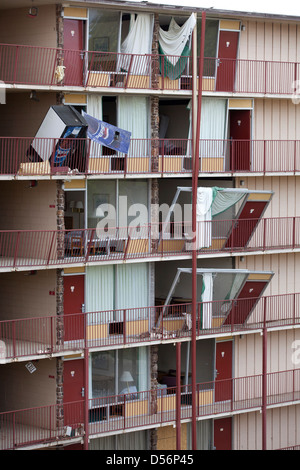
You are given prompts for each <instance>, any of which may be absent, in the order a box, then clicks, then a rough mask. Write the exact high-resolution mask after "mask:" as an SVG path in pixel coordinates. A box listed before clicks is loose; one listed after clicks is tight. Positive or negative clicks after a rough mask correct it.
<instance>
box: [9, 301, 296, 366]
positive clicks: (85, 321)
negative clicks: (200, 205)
mask: <svg viewBox="0 0 300 470" xmlns="http://www.w3.org/2000/svg"><path fill="white" fill-rule="evenodd" d="M191 312H192V305H191V303H188V304H173V305H165V306H153V307H143V308H132V309H119V310H111V311H101V312H100V311H99V312H87V313H73V314H68V315H65V316H45V317H37V318H21V319H15V320H3V321H1V322H0V338H1V341H0V364H5V363H9V362H12V361H14V360H16V359H17V360H22V361H25V360H29V359H34V358H47V357H49V356H51V357H52V356H61V355H68V354H73V353H74V352H82V350H83V349H84V348H90V349H94V350H96V349H98V350H101V349H110V348H114V347H116V346H124V345H131V346H134V345H136V346H138V345H146V344H151V343H153V342H155V343H156V344H157V343H169V342H174V341H179V340H190V339H191V324H190V323H191V320H190V319H191ZM203 312H206V313H209V314H210V315H211V321H210V325H208V324H206V325H205V328H204V326H202V325H203V323H202V315H203ZM245 312H248V316H247V315H245ZM158 319H160V321H159V322H158ZM299 325H300V294H299V293H296V294H284V295H274V296H263V297H255V298H251V299H250V298H236V299H233V300H222V301H221V300H218V301H212V302H199V303H198V304H197V318H196V335H197V338H199V339H201V338H205V337H209V336H218V335H219V336H226V335H234V334H242V333H243V332H250V331H251V332H254V331H261V330H262V328H263V327H264V326H266V327H267V328H268V329H280V328H283V327H285V328H288V327H299Z"/></svg>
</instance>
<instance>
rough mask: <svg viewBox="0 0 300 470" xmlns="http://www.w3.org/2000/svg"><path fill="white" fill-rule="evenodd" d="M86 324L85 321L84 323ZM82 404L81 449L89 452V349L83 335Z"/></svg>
mask: <svg viewBox="0 0 300 470" xmlns="http://www.w3.org/2000/svg"><path fill="white" fill-rule="evenodd" d="M85 324H86V321H85ZM84 342H85V348H84V403H83V414H84V417H83V419H84V439H83V449H84V450H89V349H88V348H87V338H86V334H85V338H84Z"/></svg>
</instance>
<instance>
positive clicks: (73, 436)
mask: <svg viewBox="0 0 300 470" xmlns="http://www.w3.org/2000/svg"><path fill="white" fill-rule="evenodd" d="M263 379H264V376H263V375H262V374H260V375H254V376H249V377H237V378H232V379H227V380H215V381H210V382H205V383H198V384H197V385H196V417H197V418H203V417H205V418H207V419H209V418H217V417H219V416H224V415H229V416H230V415H231V414H233V413H235V414H236V413H243V412H251V411H261V408H262V406H263V393H262V390H263ZM266 379H267V380H266V382H267V392H266V401H267V407H268V408H271V407H273V406H276V405H282V406H284V405H285V404H287V403H291V402H292V403H298V402H299V399H300V370H299V369H298V370H297V369H296V370H295V369H294V370H287V371H281V372H274V373H268V374H267V375H266ZM176 392H177V388H176V387H172V388H171V389H161V388H157V389H153V390H148V391H143V392H135V393H134V394H133V393H128V394H122V395H115V396H107V397H98V398H92V399H90V400H87V403H86V402H85V401H84V400H82V401H80V402H74V403H67V404H64V405H52V406H51V405H50V406H45V407H39V408H31V409H24V410H17V411H9V412H4V413H0V427H1V441H0V442H1V443H0V449H1V450H12V449H22V448H26V447H27V448H40V447H45V446H47V445H51V444H52V445H53V444H54V445H55V444H58V443H59V444H64V443H72V442H78V441H82V440H83V437H84V433H85V432H86V431H85V429H86V428H87V427H88V430H87V433H88V436H89V437H90V438H93V437H100V436H104V435H105V434H108V433H114V432H117V431H122V432H124V431H125V432H126V431H130V430H132V429H135V430H137V429H147V428H149V427H155V426H156V427H157V426H162V425H172V424H173V425H174V424H175V422H176ZM178 392H179V394H180V419H181V420H191V418H192V406H191V397H192V390H191V386H190V385H182V386H181V387H180V390H179V391H178ZM86 406H88V423H87V420H86V419H85V407H86ZM85 421H86V424H85ZM295 438H296V436H295Z"/></svg>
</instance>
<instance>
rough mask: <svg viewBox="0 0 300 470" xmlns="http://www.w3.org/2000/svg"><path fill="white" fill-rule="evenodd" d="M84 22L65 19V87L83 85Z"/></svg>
mask: <svg viewBox="0 0 300 470" xmlns="http://www.w3.org/2000/svg"><path fill="white" fill-rule="evenodd" d="M83 37H84V20H77V19H69V18H66V19H64V51H65V52H64V66H65V67H66V68H65V78H64V83H65V85H73V86H82V85H83V60H84V54H83V52H82V51H83V50H84V39H83Z"/></svg>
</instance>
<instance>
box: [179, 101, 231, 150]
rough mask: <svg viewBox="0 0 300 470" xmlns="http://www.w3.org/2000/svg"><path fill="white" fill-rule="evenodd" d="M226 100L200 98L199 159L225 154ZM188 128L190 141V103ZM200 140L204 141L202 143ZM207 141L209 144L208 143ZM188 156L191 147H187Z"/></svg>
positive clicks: (190, 105)
mask: <svg viewBox="0 0 300 470" xmlns="http://www.w3.org/2000/svg"><path fill="white" fill-rule="evenodd" d="M226 108H227V100H226V99H222V98H220V99H219V98H202V106H201V119H200V144H199V157H200V158H201V157H220V156H224V154H225V145H224V144H225V143H224V139H225V130H226V115H227V114H226ZM188 109H189V110H190V127H189V136H188V138H189V139H192V103H191V102H189V105H188ZM202 140H205V142H203V141H202ZM208 140H209V141H210V142H208ZM187 155H188V156H191V155H192V147H191V146H189V147H188V152H187Z"/></svg>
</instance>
